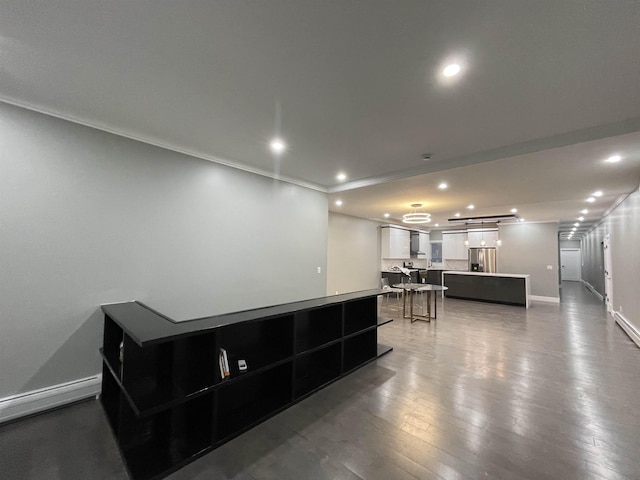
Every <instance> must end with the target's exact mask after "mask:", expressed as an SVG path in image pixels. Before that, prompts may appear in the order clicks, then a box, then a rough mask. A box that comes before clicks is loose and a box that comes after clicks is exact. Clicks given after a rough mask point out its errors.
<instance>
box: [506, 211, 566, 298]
mask: <svg viewBox="0 0 640 480" xmlns="http://www.w3.org/2000/svg"><path fill="white" fill-rule="evenodd" d="M499 230H500V240H502V246H501V247H498V272H500V273H523V274H529V275H531V279H530V280H531V294H532V295H538V296H541V297H556V298H557V297H559V286H558V256H559V249H558V224H557V223H521V224H510V225H500V226H499ZM547 265H551V267H552V270H547Z"/></svg>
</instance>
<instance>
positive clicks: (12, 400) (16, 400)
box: [0, 374, 102, 423]
mask: <svg viewBox="0 0 640 480" xmlns="http://www.w3.org/2000/svg"><path fill="white" fill-rule="evenodd" d="M101 384H102V374H98V375H94V376H93V377H87V378H81V379H79V380H74V381H72V382H66V383H61V384H59V385H53V386H51V387H47V388H41V389H39V390H32V391H30V392H25V393H20V394H18V395H12V396H11V397H5V398H0V423H3V422H7V421H9V420H14V419H16V418H20V417H24V416H26V415H32V414H34V413H38V412H42V411H44V410H49V409H50V408H55V407H60V406H62V405H65V404H67V403H72V402H77V401H78V400H83V399H85V398H89V397H93V396H96V395H98V394H99V393H100V389H101Z"/></svg>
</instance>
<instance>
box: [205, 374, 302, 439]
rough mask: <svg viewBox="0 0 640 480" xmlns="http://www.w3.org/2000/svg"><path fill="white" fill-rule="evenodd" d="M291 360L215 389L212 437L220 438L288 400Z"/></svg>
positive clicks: (263, 415)
mask: <svg viewBox="0 0 640 480" xmlns="http://www.w3.org/2000/svg"><path fill="white" fill-rule="evenodd" d="M291 380H292V362H287V363H284V364H282V365H280V366H278V367H275V368H272V369H269V370H267V371H265V372H263V373H262V374H261V375H254V376H251V377H247V378H244V379H241V380H239V381H237V382H233V383H230V384H228V385H223V386H222V387H221V388H220V389H219V390H218V426H217V432H216V440H217V441H220V440H224V439H226V438H228V437H231V436H233V435H235V434H237V433H240V432H242V431H244V430H245V429H246V428H248V427H250V426H253V425H254V424H256V423H258V422H259V421H260V420H262V419H263V418H265V417H267V416H270V415H271V414H273V413H274V412H276V411H279V410H280V409H282V408H284V407H285V406H287V405H288V404H289V403H291V401H292V398H291Z"/></svg>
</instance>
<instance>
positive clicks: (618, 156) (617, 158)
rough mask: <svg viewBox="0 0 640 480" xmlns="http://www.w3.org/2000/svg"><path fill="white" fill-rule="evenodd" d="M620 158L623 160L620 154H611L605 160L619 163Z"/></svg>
mask: <svg viewBox="0 0 640 480" xmlns="http://www.w3.org/2000/svg"><path fill="white" fill-rule="evenodd" d="M620 160H622V157H621V156H620V155H611V156H610V157H609V158H607V159H606V160H605V162H607V163H617V162H619V161H620Z"/></svg>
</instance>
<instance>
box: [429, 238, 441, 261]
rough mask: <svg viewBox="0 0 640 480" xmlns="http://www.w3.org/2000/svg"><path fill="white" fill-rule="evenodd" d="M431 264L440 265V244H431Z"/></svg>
mask: <svg viewBox="0 0 640 480" xmlns="http://www.w3.org/2000/svg"><path fill="white" fill-rule="evenodd" d="M431 262H433V263H442V242H431Z"/></svg>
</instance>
